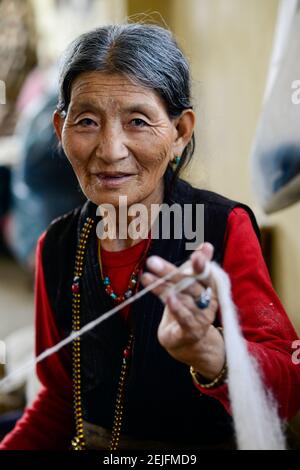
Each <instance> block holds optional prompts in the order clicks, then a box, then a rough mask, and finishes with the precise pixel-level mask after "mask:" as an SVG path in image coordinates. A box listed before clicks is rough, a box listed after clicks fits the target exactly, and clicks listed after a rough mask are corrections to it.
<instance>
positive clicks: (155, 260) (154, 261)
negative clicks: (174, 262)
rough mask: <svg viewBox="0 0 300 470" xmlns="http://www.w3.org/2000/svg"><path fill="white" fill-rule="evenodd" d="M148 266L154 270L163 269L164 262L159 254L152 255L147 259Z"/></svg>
mask: <svg viewBox="0 0 300 470" xmlns="http://www.w3.org/2000/svg"><path fill="white" fill-rule="evenodd" d="M147 266H148V268H150V269H154V271H162V269H163V267H164V264H163V262H162V260H161V259H160V258H159V257H158V256H150V258H148V260H147Z"/></svg>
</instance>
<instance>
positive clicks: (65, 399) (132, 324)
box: [1, 24, 300, 450]
mask: <svg viewBox="0 0 300 470" xmlns="http://www.w3.org/2000/svg"><path fill="white" fill-rule="evenodd" d="M53 122H54V127H55V130H56V133H57V136H58V139H59V141H60V142H61V145H62V147H63V149H64V151H65V153H66V155H67V157H68V159H69V161H70V163H71V165H72V167H73V169H74V172H75V174H76V176H77V178H78V181H79V183H80V186H81V188H82V191H83V192H84V194H85V196H86V198H87V201H86V203H85V204H84V205H83V206H82V207H79V208H77V209H76V210H74V211H72V212H70V213H68V214H66V215H65V216H63V217H61V218H59V219H57V220H55V221H54V222H53V223H52V224H51V225H50V227H49V229H48V230H47V231H46V233H44V234H43V236H42V237H41V239H40V240H39V243H38V249H37V277H36V332H37V335H36V338H37V339H36V345H37V353H40V352H41V351H43V350H45V349H46V348H48V347H49V346H52V345H54V344H55V343H57V342H58V341H60V340H61V339H62V338H63V337H65V336H67V335H68V334H69V333H70V332H71V331H72V330H78V329H79V328H80V327H81V326H83V325H85V324H86V323H87V322H89V321H90V320H93V319H95V318H98V317H99V316H101V315H102V314H104V313H105V312H106V311H108V310H110V309H111V308H113V307H114V306H115V305H116V304H121V303H122V302H123V301H124V300H125V299H126V298H129V297H130V296H132V294H134V293H135V292H136V291H137V290H139V289H142V288H143V286H148V285H149V284H151V283H152V282H153V281H154V280H156V279H158V278H160V277H162V276H164V275H165V274H167V273H169V272H174V276H173V277H172V278H171V279H170V280H169V281H168V282H166V281H165V282H164V283H162V284H161V285H160V286H158V287H157V288H156V289H155V290H154V291H153V292H148V293H147V294H146V295H144V296H143V297H141V298H140V299H139V300H138V301H136V302H134V303H133V304H131V305H128V306H127V307H125V308H123V309H122V310H121V311H120V312H118V313H117V314H115V315H114V316H112V317H110V318H109V319H108V320H106V321H105V322H103V323H102V324H100V325H99V326H97V327H96V328H94V329H93V330H91V331H90V332H89V333H88V334H85V335H83V336H82V337H81V338H77V339H75V340H74V341H73V344H72V349H69V347H65V348H64V349H62V350H61V351H60V352H59V353H57V354H55V355H52V356H50V357H49V358H47V359H45V360H44V361H42V362H41V363H40V364H39V365H38V375H39V378H40V381H41V383H42V388H41V391H40V393H39V395H38V397H37V398H36V401H35V402H34V404H33V405H32V407H31V408H29V409H27V410H26V411H25V413H24V415H23V417H22V418H21V419H20V421H19V422H18V423H17V425H16V427H15V429H14V430H13V431H12V432H11V433H10V434H9V435H8V436H6V438H5V439H4V440H3V442H2V447H1V448H2V449H69V448H70V447H71V448H73V449H111V450H115V449H122V448H132V449H137V448H144V449H150V448H168V447H169V448H171V447H172V448H175V447H177V448H180V447H182V448H187V447H198V448H225V447H230V446H231V445H232V435H233V430H232V421H231V418H230V403H229V400H228V394H227V385H226V357H225V349H224V341H223V337H222V328H221V325H222V316H221V314H222V312H221V311H220V308H219V304H218V296H217V291H216V288H215V285H214V282H213V280H212V279H211V278H208V279H206V280H205V281H203V282H199V281H195V282H194V284H193V285H191V286H190V287H189V288H187V289H186V290H185V291H182V292H181V293H178V294H176V295H175V294H170V295H167V292H168V288H169V287H170V285H172V284H173V283H175V282H177V281H178V280H179V279H181V277H182V274H181V273H180V272H177V271H178V268H177V267H178V266H179V265H180V264H181V263H182V262H183V261H184V260H186V259H188V258H189V256H190V254H191V253H190V251H189V250H188V249H187V242H188V237H187V235H186V234H185V233H184V234H182V236H181V237H176V236H175V234H174V231H175V230H176V228H178V223H179V222H178V218H176V217H175V216H174V219H172V218H171V222H170V227H169V229H170V236H169V237H164V236H162V232H161V231H160V232H159V236H157V237H154V236H153V235H152V230H149V228H148V226H149V225H148V224H149V221H150V223H153V220H152V221H151V220H150V219H151V218H150V209H151V207H152V206H153V205H154V204H159V205H162V203H164V204H166V205H167V206H172V205H173V204H176V205H177V207H178V206H179V207H180V208H182V209H184V206H185V205H189V207H192V211H191V212H190V222H192V224H194V225H193V227H194V228H195V223H199V220H198V218H197V214H196V212H197V211H195V210H194V209H195V208H196V207H197V206H198V205H199V204H203V205H204V241H205V243H202V244H201V245H200V246H199V247H198V249H197V250H195V252H194V253H193V254H192V257H191V259H192V266H193V269H194V271H195V273H202V271H203V269H204V266H205V263H206V261H207V260H211V259H214V260H216V261H217V262H218V263H220V264H221V265H222V267H223V269H224V270H225V271H227V273H228V274H229V276H230V278H231V282H232V294H233V299H234V302H235V304H236V305H237V307H238V311H239V315H240V324H241V327H242V330H243V334H244V336H245V338H246V340H247V345H248V349H249V353H251V354H252V355H253V356H254V357H255V358H256V359H257V361H258V362H259V364H260V366H261V370H262V372H263V375H264V379H265V383H266V385H267V386H268V387H269V388H270V389H271V390H272V393H273V395H274V396H275V397H276V399H277V401H278V403H279V411H280V414H281V416H282V417H283V418H289V417H291V416H292V415H293V414H294V413H295V412H296V411H297V410H298V408H299V386H300V373H299V367H297V366H296V365H294V364H293V362H292V360H291V354H292V349H291V346H292V342H293V340H294V339H296V338H297V336H296V334H295V332H294V330H293V327H292V326H291V324H290V322H289V320H288V318H287V315H286V313H285V312H284V310H283V307H282V306H281V304H280V301H279V300H278V297H277V295H276V293H275V292H274V290H273V288H272V285H271V281H270V278H269V275H268V271H267V268H266V266H265V263H264V260H263V257H262V253H261V248H260V245H259V239H258V228H257V225H256V222H255V218H254V216H253V214H252V212H251V210H250V209H249V208H248V207H247V206H244V205H242V204H240V203H237V202H235V201H231V200H229V199H226V198H224V197H222V196H220V195H218V194H216V193H213V192H209V191H204V190H200V189H196V188H193V187H192V186H190V185H189V184H188V183H186V182H184V181H183V180H181V179H180V178H179V173H180V170H181V169H182V167H183V166H184V165H186V164H187V163H188V161H189V159H190V158H191V156H192V154H193V149H194V134H193V130H194V125H195V114H194V112H193V110H192V105H191V99H190V76H189V67H188V64H187V61H186V59H185V58H184V56H183V54H182V52H181V51H180V49H179V48H178V46H177V44H176V41H175V40H174V38H173V37H172V35H171V34H170V32H169V31H166V30H164V29H162V28H160V27H157V26H147V25H140V24H127V25H118V26H107V27H102V28H98V29H96V30H94V31H91V32H88V33H86V34H84V35H82V36H80V37H79V38H78V39H77V40H75V42H73V43H72V44H71V46H70V47H69V49H68V50H67V53H66V55H65V57H64V62H63V67H62V71H61V78H60V91H59V102H58V106H57V110H56V111H55V113H54V118H53ZM124 196H126V198H127V201H126V202H127V205H128V207H129V208H131V207H133V205H134V204H136V203H139V204H142V205H143V207H145V208H146V209H147V214H148V216H147V217H146V218H145V217H144V218H143V219H140V222H139V224H140V229H142V230H141V232H142V231H143V230H144V232H146V236H142V235H141V236H140V237H136V236H133V235H132V236H129V235H128V234H129V231H128V232H127V234H126V236H124V233H123V234H121V231H122V230H123V229H124V219H123V225H122V227H121V226H120V220H119V218H118V217H117V218H116V221H117V222H116V224H115V234H116V236H115V237H104V236H102V237H100V238H99V237H98V236H97V233H98V231H97V227H98V223H99V221H101V220H103V218H104V215H103V213H102V214H100V215H99V211H97V208H98V206H100V207H101V206H102V207H103V205H104V204H106V205H107V204H109V205H110V206H112V207H113V208H114V209H115V211H116V213H117V215H119V214H120V213H121V211H122V210H123V201H124V199H122V198H121V197H123V198H124ZM159 207H161V206H159ZM157 217H159V215H158V216H157ZM132 220H133V216H132V214H131V213H130V211H128V212H127V218H125V226H126V228H128V227H129V225H130V224H131V223H132ZM155 220H158V219H155ZM172 220H173V222H172ZM180 223H182V224H183V222H181V221H180ZM162 228H163V227H162ZM98 235H99V233H98ZM146 270H147V271H148V272H146ZM176 270H177V271H176ZM142 271H144V273H143V274H142ZM165 303H166V304H167V306H168V308H165V305H164V304H165Z"/></svg>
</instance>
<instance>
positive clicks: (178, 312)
mask: <svg viewBox="0 0 300 470" xmlns="http://www.w3.org/2000/svg"><path fill="white" fill-rule="evenodd" d="M212 256H213V246H212V245H211V244H210V243H204V244H202V245H200V247H199V249H197V250H196V251H195V252H194V253H193V254H192V256H191V261H192V267H193V270H194V272H195V273H196V274H200V273H202V272H203V270H204V266H205V263H206V261H210V260H211V259H212ZM147 267H148V269H149V270H150V271H151V273H144V274H143V275H142V276H141V282H142V284H143V285H144V286H145V287H146V286H148V285H149V284H151V283H153V282H154V281H155V280H157V279H158V278H161V277H164V276H165V275H166V274H168V273H169V272H171V271H178V268H177V267H176V266H174V265H173V264H171V263H169V262H168V261H165V260H164V259H163V258H160V257H158V256H151V257H150V258H148V260H147ZM183 277H185V275H184V274H182V273H180V272H179V271H178V273H177V274H174V276H172V277H171V278H170V280H168V281H166V282H164V283H162V284H160V285H159V286H158V287H156V288H155V289H153V290H152V292H153V293H154V294H156V295H157V296H159V297H160V299H161V300H162V301H163V302H164V303H165V304H166V308H165V310H164V313H163V317H162V320H161V322H160V325H159V329H158V340H159V342H160V344H161V345H162V346H163V347H164V348H165V349H166V350H167V351H168V353H169V354H170V355H171V356H172V357H174V358H175V359H176V360H178V361H180V362H184V363H185V364H187V365H189V366H193V367H194V369H195V370H196V371H198V372H199V373H200V374H201V375H202V376H203V377H205V378H206V379H207V380H213V379H214V378H215V377H216V376H217V375H218V374H219V372H220V371H221V370H222V367H223V365H224V362H225V348H224V341H223V337H222V335H221V334H220V332H219V330H218V329H216V328H215V327H214V326H213V325H212V323H213V322H214V320H215V317H216V312H217V310H218V306H219V304H218V296H217V289H216V285H215V282H214V280H213V279H212V277H208V278H207V279H205V280H203V281H201V282H199V281H197V280H195V282H194V283H193V284H192V285H191V286H189V287H188V288H187V289H185V290H183V291H181V292H179V293H177V294H175V293H173V294H169V293H168V290H169V288H170V287H171V285H172V284H176V283H177V282H178V281H180V280H181V279H182V278H183ZM207 287H210V288H211V300H210V302H209V305H208V307H207V308H205V309H200V308H199V307H198V306H197V305H196V303H195V301H196V300H197V299H198V298H199V297H200V294H201V292H202V291H203V290H204V289H206V288H207Z"/></svg>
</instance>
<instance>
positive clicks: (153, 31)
mask: <svg viewBox="0 0 300 470" xmlns="http://www.w3.org/2000/svg"><path fill="white" fill-rule="evenodd" d="M87 71H100V72H105V73H119V74H123V75H126V76H128V77H129V78H130V79H132V80H134V81H135V82H136V83H138V84H140V85H143V86H146V87H149V88H151V89H153V90H155V91H156V92H157V93H158V95H159V96H160V97H161V98H162V99H163V101H164V103H165V105H166V109H167V112H168V114H169V116H170V118H175V117H178V116H180V114H181V113H182V111H183V110H185V109H191V108H192V105H191V90H190V82H191V80H190V70H189V64H188V62H187V60H186V58H185V57H184V55H183V53H182V51H181V49H180V48H179V46H178V44H177V42H176V40H175V38H174V36H173V35H172V33H171V32H170V31H168V30H167V29H164V28H162V27H160V26H157V25H149V24H140V23H132V24H119V25H109V26H103V27H99V28H96V29H94V30H92V31H89V32H87V33H84V34H82V35H81V36H79V37H78V38H77V39H75V40H74V41H73V42H72V43H71V44H70V46H69V47H68V48H67V50H66V52H65V55H64V57H63V60H62V66H61V73H60V81H59V99H58V104H57V109H58V111H59V112H61V113H63V112H66V111H67V109H68V106H69V103H70V97H71V87H72V83H73V81H74V79H75V78H76V77H77V76H78V75H79V74H80V73H83V72H87ZM194 149H195V137H194V134H193V136H192V139H191V141H190V142H189V143H188V145H187V146H186V148H185V149H184V151H183V153H182V155H181V159H180V163H179V164H178V165H177V168H176V170H175V173H174V176H175V177H176V176H177V175H178V173H179V172H180V170H181V168H182V167H183V166H186V164H187V163H188V162H189V161H190V159H191V157H192V155H193V153H194Z"/></svg>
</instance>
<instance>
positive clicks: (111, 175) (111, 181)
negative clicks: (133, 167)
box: [95, 172, 135, 187]
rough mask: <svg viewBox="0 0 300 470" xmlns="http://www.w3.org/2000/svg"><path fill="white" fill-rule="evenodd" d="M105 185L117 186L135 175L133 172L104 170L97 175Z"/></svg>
mask: <svg viewBox="0 0 300 470" xmlns="http://www.w3.org/2000/svg"><path fill="white" fill-rule="evenodd" d="M95 176H96V177H97V179H98V181H99V182H100V183H101V184H102V185H103V186H104V187H115V186H118V185H120V184H122V183H125V182H126V181H128V180H129V179H130V178H132V177H133V176H135V175H134V174H133V173H121V172H103V173H97V174H96V175H95Z"/></svg>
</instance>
